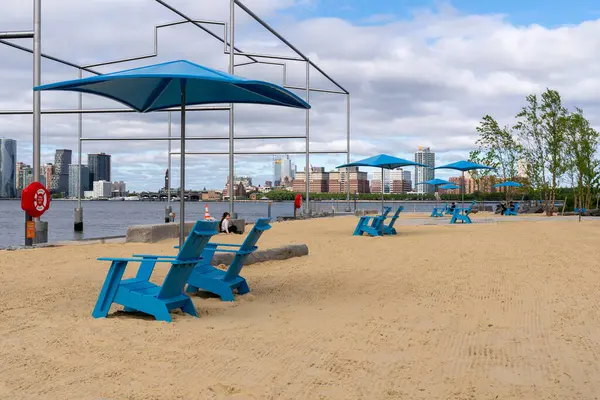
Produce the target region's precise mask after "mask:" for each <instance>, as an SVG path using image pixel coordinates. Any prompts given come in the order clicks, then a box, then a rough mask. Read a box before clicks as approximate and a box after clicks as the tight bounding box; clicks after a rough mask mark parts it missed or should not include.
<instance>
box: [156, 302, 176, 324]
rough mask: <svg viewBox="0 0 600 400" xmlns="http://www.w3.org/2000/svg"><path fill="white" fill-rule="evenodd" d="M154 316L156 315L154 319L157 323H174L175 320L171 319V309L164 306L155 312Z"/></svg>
mask: <svg viewBox="0 0 600 400" xmlns="http://www.w3.org/2000/svg"><path fill="white" fill-rule="evenodd" d="M152 315H154V318H156V320H157V321H165V322H173V319H172V318H171V313H170V312H169V309H168V308H167V306H166V305H163V306H162V307H160V308H158V309H157V310H154V312H153V313H152Z"/></svg>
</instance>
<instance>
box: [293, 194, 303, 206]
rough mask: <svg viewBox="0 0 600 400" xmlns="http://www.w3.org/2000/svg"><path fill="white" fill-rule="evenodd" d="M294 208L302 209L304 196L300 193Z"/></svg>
mask: <svg viewBox="0 0 600 400" xmlns="http://www.w3.org/2000/svg"><path fill="white" fill-rule="evenodd" d="M294 207H296V208H300V207H302V195H301V194H300V193H298V194H297V195H296V198H295V199H294Z"/></svg>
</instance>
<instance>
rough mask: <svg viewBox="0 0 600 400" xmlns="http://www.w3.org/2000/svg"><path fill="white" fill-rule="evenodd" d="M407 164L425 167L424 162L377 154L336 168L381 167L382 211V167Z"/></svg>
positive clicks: (389, 167) (388, 167) (405, 165)
mask: <svg viewBox="0 0 600 400" xmlns="http://www.w3.org/2000/svg"><path fill="white" fill-rule="evenodd" d="M408 166H417V167H427V165H425V164H420V163H418V162H414V161H410V160H405V159H404V158H398V157H394V156H390V155H388V154H379V155H376V156H373V157H369V158H365V159H364V160H360V161H356V162H353V163H349V164H343V165H340V166H338V167H337V168H345V167H375V168H381V212H382V213H383V192H384V190H383V170H384V169H396V168H400V167H408Z"/></svg>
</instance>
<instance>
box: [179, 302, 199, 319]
mask: <svg viewBox="0 0 600 400" xmlns="http://www.w3.org/2000/svg"><path fill="white" fill-rule="evenodd" d="M181 311H183V312H184V313H186V314H190V315H191V316H192V317H197V316H198V312H197V311H196V307H194V303H193V302H192V299H188V300H187V301H186V302H185V304H184V305H183V307H181Z"/></svg>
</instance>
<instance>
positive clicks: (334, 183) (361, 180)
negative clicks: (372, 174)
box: [329, 167, 370, 193]
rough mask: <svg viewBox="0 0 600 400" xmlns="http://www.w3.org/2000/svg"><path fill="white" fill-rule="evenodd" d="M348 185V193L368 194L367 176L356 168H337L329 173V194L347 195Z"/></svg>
mask: <svg viewBox="0 0 600 400" xmlns="http://www.w3.org/2000/svg"><path fill="white" fill-rule="evenodd" d="M348 183H349V184H350V193H370V187H369V178H368V175H367V173H366V172H361V171H359V170H358V167H346V168H339V169H338V170H337V171H331V172H330V173H329V193H347V191H348V186H347V185H348Z"/></svg>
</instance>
